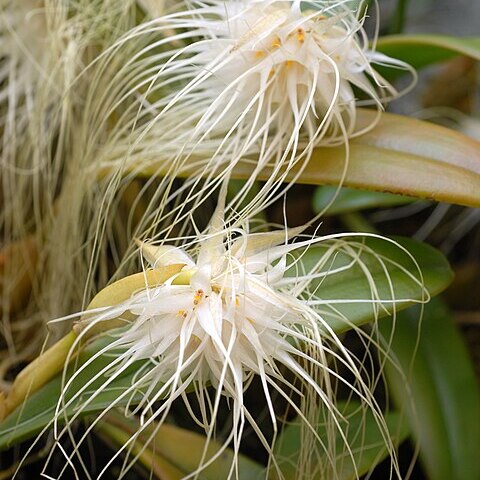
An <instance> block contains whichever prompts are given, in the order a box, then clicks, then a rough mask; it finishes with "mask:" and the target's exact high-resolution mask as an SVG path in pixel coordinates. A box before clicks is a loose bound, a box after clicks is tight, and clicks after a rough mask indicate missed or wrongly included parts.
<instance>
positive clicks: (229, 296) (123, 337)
mask: <svg viewBox="0 0 480 480" xmlns="http://www.w3.org/2000/svg"><path fill="white" fill-rule="evenodd" d="M301 230H302V229H293V230H287V231H283V230H281V231H273V232H269V233H265V232H264V233H250V231H249V227H248V224H245V225H244V226H243V227H242V228H240V227H235V228H232V227H227V226H226V225H225V222H224V194H223V198H222V197H221V199H220V203H219V206H218V207H217V210H216V211H215V213H214V215H213V217H212V220H211V222H210V225H209V227H208V228H207V230H206V232H205V233H204V234H202V235H200V237H199V238H197V239H196V240H195V241H194V242H193V243H192V242H190V247H189V248H179V247H175V246H169V245H161V246H155V245H152V244H148V243H143V242H139V245H140V247H141V250H142V253H143V256H144V258H145V259H146V260H147V261H148V262H149V263H150V265H151V267H152V268H153V269H165V268H170V269H171V268H173V269H174V270H173V273H172V275H171V276H170V278H169V279H168V280H166V281H165V282H163V283H161V284H160V285H155V286H149V287H145V288H143V289H140V290H139V291H136V292H135V293H134V294H133V295H132V296H131V297H130V298H129V299H128V300H126V301H124V302H121V303H120V304H117V305H112V306H111V307H106V308H102V309H99V310H97V311H95V310H94V311H93V313H92V312H89V311H87V312H84V313H83V315H84V317H83V319H82V320H81V321H80V322H79V323H78V324H77V325H76V327H75V328H76V331H77V332H78V339H77V342H76V345H74V347H73V348H72V351H73V350H74V349H75V348H76V347H77V346H78V345H79V344H80V342H82V341H83V338H88V336H89V332H92V331H97V332H98V331H101V330H102V325H105V327H104V329H105V330H106V329H110V328H111V327H112V324H111V322H112V321H114V322H117V323H115V325H116V326H118V322H120V325H121V326H122V328H120V329H116V330H112V331H111V332H110V335H111V341H110V342H108V344H107V345H106V346H105V347H104V348H102V350H101V352H100V353H99V354H101V355H111V356H112V361H111V362H110V363H109V365H108V366H107V367H106V368H105V369H104V370H103V371H102V372H100V373H99V374H98V375H97V374H96V375H95V377H94V378H92V379H91V380H90V381H88V382H87V383H86V384H85V385H84V387H83V388H82V389H81V390H80V391H78V392H76V393H75V394H73V395H69V394H68V391H69V386H70V385H71V383H72V382H74V381H75V378H76V376H77V375H79V374H82V372H87V371H88V366H89V362H87V363H85V364H84V365H82V366H81V367H79V369H78V371H77V372H75V373H74V374H73V377H70V378H67V377H64V384H63V390H62V394H61V397H60V398H59V401H58V404H57V409H56V413H55V420H54V438H55V446H56V447H58V448H59V449H60V450H61V451H62V452H63V454H64V455H65V456H66V459H67V462H66V467H65V468H67V467H68V466H70V465H71V466H73V460H72V457H73V456H74V455H75V454H76V452H77V448H78V446H79V445H80V444H81V443H83V441H84V440H85V438H87V436H88V433H89V432H90V431H91V429H92V428H94V426H95V424H96V423H97V422H98V421H99V420H101V418H102V417H103V416H104V415H105V413H106V412H107V411H108V410H109V409H110V408H114V407H115V406H116V404H117V402H120V401H121V400H122V399H125V398H129V397H132V398H133V396H135V395H136V394H138V392H142V393H141V399H140V400H139V401H138V402H137V403H136V406H135V407H131V409H129V413H128V414H132V413H135V414H138V415H139V416H140V419H141V425H142V427H141V428H140V429H139V431H138V432H137V433H136V434H135V435H134V436H133V437H132V438H131V439H130V441H128V442H127V443H126V444H125V446H124V447H123V448H122V449H120V450H119V451H118V453H117V454H116V455H115V457H114V458H116V457H117V456H118V455H119V454H120V453H122V452H125V453H127V454H128V453H131V448H132V447H133V444H134V442H135V438H136V437H137V436H138V435H140V434H142V432H143V430H144V429H145V428H147V427H148V426H151V425H152V423H153V422H158V424H159V425H161V424H162V423H163V422H164V421H165V419H166V416H167V414H168V413H169V411H170V409H171V406H172V404H173V403H174V402H175V401H177V400H178V399H183V401H184V402H185V404H186V406H187V408H188V411H189V412H190V414H191V415H192V418H194V420H195V421H196V422H197V423H198V424H199V425H200V426H202V427H203V428H204V429H205V432H206V434H207V437H208V438H209V439H210V438H212V437H213V436H214V435H215V434H216V429H217V426H218V425H217V422H218V420H217V416H218V410H219V405H220V401H221V399H222V398H226V399H227V400H228V402H229V404H230V407H231V411H232V426H231V429H230V433H229V434H228V435H227V436H226V438H224V444H223V447H222V450H220V451H219V452H218V455H220V454H221V452H222V451H223V449H224V448H226V447H227V446H228V445H230V444H233V448H234V451H235V452H236V453H238V452H239V449H240V444H241V439H242V433H243V431H244V428H245V425H246V424H249V425H250V426H251V428H253V430H254V431H255V432H256V434H257V435H258V436H259V438H260V439H261V441H262V443H263V445H264V447H265V448H266V450H267V451H268V452H269V453H270V455H271V468H276V461H275V458H274V456H273V453H272V452H273V444H274V441H275V436H276V433H275V435H274V438H273V439H267V438H266V436H265V434H264V433H263V432H262V430H261V428H260V427H259V426H258V425H257V422H256V419H255V418H254V417H253V416H252V415H251V414H250V412H249V410H248V408H247V406H246V404H245V402H244V394H245V391H246V390H247V389H248V386H249V385H250V383H251V381H252V379H253V377H254V376H258V377H259V378H260V381H261V385H262V387H263V394H264V396H265V402H266V405H267V409H268V413H269V417H270V420H271V423H272V425H273V430H274V432H277V431H278V428H279V424H278V417H279V415H280V413H281V412H277V411H276V410H275V406H274V400H273V396H274V394H275V395H280V396H281V397H283V398H284V399H285V400H286V402H287V403H288V404H289V406H290V408H292V410H293V411H294V412H296V413H297V414H298V416H299V418H300V419H301V420H302V421H303V422H304V424H305V426H306V427H305V428H306V436H307V437H308V436H309V435H310V437H313V439H314V440H315V441H316V442H317V449H318V448H319V449H320V450H321V451H322V455H323V458H324V459H325V458H327V459H328V460H329V462H327V463H328V465H323V468H324V473H325V472H329V471H330V472H331V469H332V468H334V466H333V465H334V460H332V458H333V457H332V453H331V451H330V449H331V448H333V447H332V445H326V444H325V443H324V442H323V441H322V439H320V438H317V437H316V436H315V435H316V433H315V427H314V425H315V424H316V422H317V421H318V418H319V416H318V415H319V413H318V412H319V410H321V411H322V412H323V415H324V418H325V419H327V421H329V422H331V424H332V428H333V429H334V430H335V429H337V430H338V431H339V432H340V435H341V438H343V439H344V440H345V442H346V437H345V435H344V432H343V430H342V427H341V426H340V419H341V414H340V413H339V411H338V410H337V409H336V407H335V398H334V395H335V393H334V392H335V388H334V387H333V384H334V383H335V382H340V383H342V384H344V385H345V386H346V387H347V388H349V389H350V390H351V392H352V395H355V396H358V398H360V399H361V401H362V403H363V404H364V405H365V406H366V407H365V408H369V409H371V411H372V412H373V413H374V415H375V418H376V420H377V422H378V425H379V427H380V428H381V430H382V432H384V438H385V443H386V448H387V449H388V451H389V452H390V454H391V456H392V458H393V463H394V465H395V468H397V467H396V459H395V452H394V447H393V445H392V443H391V440H389V435H388V430H387V429H386V425H385V424H384V419H383V416H382V412H381V410H380V407H379V406H378V404H377V403H376V400H375V399H374V397H373V393H372V387H371V385H369V382H368V380H365V378H364V373H365V372H362V370H363V369H362V365H361V361H359V360H358V359H357V358H356V357H355V355H354V354H352V353H351V352H349V351H348V349H347V348H346V347H345V346H344V345H343V342H342V339H341V337H340V336H339V335H337V333H335V331H334V330H333V328H332V327H331V326H330V324H329V322H328V321H327V320H326V318H325V316H324V313H322V312H325V307H326V306H327V305H328V303H329V302H328V301H322V300H321V294H319V293H318V292H317V289H319V290H321V281H322V279H324V278H325V277H326V276H328V275H330V274H334V273H335V271H336V270H337V269H336V268H334V269H331V268H330V269H329V268H328V267H326V266H328V265H329V263H331V262H332V260H333V259H334V258H335V256H336V254H338V253H339V251H341V250H342V248H343V247H345V245H344V244H343V242H342V241H341V238H340V239H337V241H339V242H340V243H335V242H333V243H329V242H332V241H333V240H334V239H335V238H336V237H335V236H331V237H323V238H308V237H307V238H306V239H299V241H298V242H296V243H289V242H288V239H289V238H290V237H292V236H295V235H298V234H300V233H301ZM319 242H325V243H326V245H329V246H328V248H327V249H326V251H325V252H324V254H323V255H322V256H321V258H320V259H319V260H318V261H317V262H316V263H315V264H314V265H312V266H310V267H309V268H305V267H302V264H301V262H300V260H301V254H300V255H298V253H297V254H295V252H302V251H303V252H304V251H305V249H307V248H309V247H311V246H314V245H315V244H317V243H319ZM342 245H343V247H342ZM187 247H188V245H187ZM349 248H350V247H347V248H346V250H345V251H346V252H348V251H349ZM350 253H351V255H352V264H355V263H356V262H358V261H360V260H359V258H358V256H357V253H353V252H350ZM350 266H351V264H346V265H344V266H342V267H338V268H340V269H345V268H349V267H350ZM408 274H409V275H410V276H411V277H412V278H415V276H414V275H413V274H411V273H408ZM366 276H367V277H368V273H366ZM415 280H416V282H417V283H418V286H419V288H422V283H421V281H420V280H418V279H415ZM319 282H320V285H319ZM377 297H378V293H376V289H375V286H374V285H372V298H371V299H365V300H363V301H368V302H371V303H372V304H375V303H382V302H383V300H382V299H380V298H377ZM352 301H362V300H352ZM398 301H405V299H402V300H400V299H399V300H398ZM333 307H334V306H333ZM345 324H346V325H347V326H348V325H349V324H348V319H345ZM138 361H144V362H146V365H147V366H146V367H145V365H144V367H140V368H139V369H138V371H137V374H136V375H135V378H134V381H133V383H132V385H131V387H130V388H128V389H127V390H126V391H125V392H123V393H121V394H119V396H118V398H117V400H116V401H113V402H112V404H111V405H109V406H108V407H107V408H106V410H105V411H104V412H103V413H100V414H99V415H98V416H97V417H96V419H95V420H93V423H92V424H91V425H90V426H89V428H88V429H87V431H86V433H85V434H84V435H83V436H82V438H80V439H78V440H77V439H75V440H74V445H75V448H74V452H73V453H70V454H69V453H67V452H66V450H65V448H64V447H63V446H62V438H63V437H64V436H65V435H66V434H67V433H68V434H69V436H70V437H71V438H72V439H74V438H75V437H74V434H73V432H72V431H71V423H72V422H73V421H74V420H75V419H76V418H77V417H78V415H79V414H80V413H81V412H82V411H83V410H84V409H88V405H89V403H90V402H92V401H93V400H94V399H95V397H96V396H97V395H98V394H99V393H101V392H102V391H103V389H106V388H108V386H109V385H110V384H111V382H113V381H115V379H116V378H118V377H119V376H121V375H122V373H123V372H125V371H126V370H127V369H129V368H131V367H132V366H134V365H137V363H136V362H138ZM336 363H339V364H341V365H342V368H345V369H346V370H347V371H348V372H350V374H351V375H352V376H353V378H354V381H349V380H346V379H345V378H344V376H342V375H339V374H338V373H337V372H336V371H335V369H334V366H333V365H334V364H336ZM286 371H288V372H289V373H288V374H286V373H285V372H286ZM102 376H103V377H102ZM99 378H104V382H103V384H102V385H100V386H99V387H95V388H96V391H95V392H94V393H93V394H92V395H90V396H88V397H84V396H83V392H84V391H87V389H88V388H89V386H90V385H91V384H92V382H95V381H98V379H99ZM209 388H210V389H209ZM211 389H213V394H211ZM192 392H194V393H195V396H196V399H197V401H198V403H199V405H200V416H199V417H198V416H197V414H196V413H194V409H193V408H192V407H191V404H190V403H191V400H190V399H189V398H191V397H189V396H188V395H187V394H188V393H192ZM292 392H293V393H294V394H295V395H299V396H300V398H301V399H302V401H301V402H300V403H301V406H299V405H298V402H296V401H294V400H293V399H292V398H291V397H290V395H292ZM160 401H162V402H161V403H160ZM71 405H75V414H74V415H73V416H68V415H67V414H66V410H67V408H69V406H71ZM307 410H308V412H309V413H307V412H306V411H307ZM312 418H314V420H313V419H312ZM63 421H65V422H66V426H65V427H62V426H61V423H60V422H63ZM318 445H320V447H318ZM54 451H56V448H54V449H52V453H51V455H53V452H54ZM346 451H347V455H350V456H351V455H352V453H351V452H350V451H349V447H348V444H347V445H346ZM77 453H78V452H77ZM218 455H215V456H214V457H212V458H204V459H203V461H202V464H201V465H199V466H198V471H196V472H195V473H194V474H192V476H196V475H197V474H200V472H201V470H202V468H204V467H205V466H206V465H208V464H210V463H211V462H213V461H214V460H215V459H216V458H217V457H218ZM133 457H135V458H133V459H130V460H129V459H128V455H127V457H126V459H125V462H124V467H123V469H122V475H123V474H124V473H125V472H126V471H128V469H129V468H130V467H131V466H132V465H133V464H134V463H135V459H136V455H133ZM352 458H353V457H352ZM112 461H113V459H112ZM81 464H82V465H83V463H81ZM110 464H111V462H109V463H108V465H107V466H106V467H105V468H104V469H103V470H102V472H101V473H100V474H99V476H98V477H97V478H101V477H102V475H103V473H104V472H105V471H106V470H107V469H108V468H109V466H110ZM47 465H48V462H47ZM84 468H85V472H86V474H87V475H88V468H86V467H84ZM236 468H237V466H236V464H235V463H234V464H232V466H231V477H232V478H233V477H235V476H236V473H235V472H236ZM299 468H300V467H299ZM316 468H319V467H318V465H316ZM329 469H330V470H329ZM48 478H50V477H48Z"/></svg>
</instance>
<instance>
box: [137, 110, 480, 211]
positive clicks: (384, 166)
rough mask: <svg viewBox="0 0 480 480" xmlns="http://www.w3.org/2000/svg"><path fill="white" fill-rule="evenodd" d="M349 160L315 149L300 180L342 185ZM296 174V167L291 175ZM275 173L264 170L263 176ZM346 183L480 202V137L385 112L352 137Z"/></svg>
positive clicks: (367, 119)
mask: <svg viewBox="0 0 480 480" xmlns="http://www.w3.org/2000/svg"><path fill="white" fill-rule="evenodd" d="M374 115H376V114H375V112H373V111H371V110H359V112H358V122H359V125H360V126H363V125H367V124H369V123H371V122H372V121H373V116H374ZM345 160H346V157H345V149H344V148H341V147H335V148H326V147H323V148H316V149H315V150H314V152H313V154H312V157H311V158H310V161H309V162H308V164H307V165H306V167H305V168H304V169H303V171H302V172H301V174H300V176H299V177H298V179H296V180H295V181H296V182H297V183H305V184H310V185H335V186H337V185H339V183H340V182H341V181H342V179H343V176H344V166H345ZM252 170H253V166H252V165H251V163H250V164H249V163H246V162H245V163H240V164H239V165H237V166H236V167H235V169H234V170H233V172H232V177H233V178H241V179H246V178H249V176H250V175H251V173H252ZM144 173H148V172H144ZM150 173H152V172H150ZM297 173H298V170H297V168H293V169H292V170H291V171H290V173H289V175H288V179H289V180H293V179H294V178H295V175H296V174H297ZM271 175H272V172H271V170H269V169H265V170H263V171H262V172H261V173H260V175H259V180H267V179H269V178H270V177H271ZM342 185H343V186H345V187H353V188H358V189H361V190H373V191H379V192H390V193H397V194H401V195H409V196H412V197H417V198H425V199H428V200H435V201H438V202H447V203H456V204H459V205H466V206H471V207H480V142H479V141H477V140H474V139H472V138H470V137H467V136H465V135H463V134H461V133H459V132H456V131H454V130H451V129H448V128H445V127H441V126H439V125H434V124H433V123H428V122H424V121H421V120H415V119H413V118H409V117H405V116H401V115H393V114H387V113H384V114H382V115H381V119H380V121H379V123H378V125H377V126H376V127H375V128H374V129H373V130H371V131H370V132H368V133H366V134H364V135H362V136H361V137H359V138H358V139H355V140H353V141H352V142H350V158H349V163H348V169H347V173H346V176H345V178H344V181H343V184H342Z"/></svg>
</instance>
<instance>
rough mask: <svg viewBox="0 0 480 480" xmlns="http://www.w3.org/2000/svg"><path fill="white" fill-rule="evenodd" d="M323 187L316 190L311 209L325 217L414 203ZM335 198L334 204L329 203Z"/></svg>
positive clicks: (390, 195) (385, 195)
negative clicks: (323, 212)
mask: <svg viewBox="0 0 480 480" xmlns="http://www.w3.org/2000/svg"><path fill="white" fill-rule="evenodd" d="M337 191H338V188H337V187H333V186H327V185H325V186H323V187H319V188H317V190H316V191H315V195H314V197H313V209H314V211H315V212H316V213H319V212H322V211H323V210H325V209H326V208H327V207H328V210H326V211H325V215H341V214H344V213H349V212H358V211H360V210H366V209H368V208H381V207H396V206H399V205H405V204H408V203H411V202H414V201H415V200H416V199H415V198H412V197H406V196H404V195H395V194H393V193H382V192H369V191H365V190H355V189H353V188H342V189H341V190H340V191H338V194H337ZM334 197H335V200H334V202H333V203H332V204H331V205H330V202H331V201H332V199H333V198H334Z"/></svg>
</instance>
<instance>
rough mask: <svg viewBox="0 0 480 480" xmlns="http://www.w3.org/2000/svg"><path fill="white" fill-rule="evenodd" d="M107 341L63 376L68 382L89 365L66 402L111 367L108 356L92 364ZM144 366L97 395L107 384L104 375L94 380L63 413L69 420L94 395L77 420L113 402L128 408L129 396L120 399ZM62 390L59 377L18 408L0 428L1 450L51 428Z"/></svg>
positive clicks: (91, 347)
mask: <svg viewBox="0 0 480 480" xmlns="http://www.w3.org/2000/svg"><path fill="white" fill-rule="evenodd" d="M108 341H109V340H108V339H105V338H104V339H101V340H98V341H96V342H94V343H92V344H91V345H89V346H87V347H86V348H85V349H84V350H83V351H82V352H81V353H80V354H79V358H78V361H77V363H76V364H75V365H72V366H70V367H69V369H68V372H67V375H66V378H67V379H68V378H71V376H72V375H73V373H74V372H75V370H78V368H79V366H81V365H84V364H85V363H86V362H90V361H91V364H90V366H89V367H88V369H85V370H83V371H82V372H79V373H77V375H76V378H75V380H74V382H73V383H72V385H71V387H70V388H69V389H68V392H67V395H66V401H68V400H69V399H72V398H73V396H74V395H75V394H76V393H77V392H79V391H80V390H81V389H83V388H84V386H86V385H87V383H88V382H89V380H90V379H91V378H92V377H94V376H95V375H96V374H98V373H99V372H101V371H102V369H104V368H106V367H108V365H110V363H111V362H112V357H111V356H107V355H101V356H99V357H98V358H97V359H95V360H93V361H92V358H93V357H94V355H95V354H96V353H97V352H99V351H100V350H101V349H102V348H103V347H104V346H105V345H106V343H107V342H108ZM143 365H144V362H137V363H136V364H135V365H132V367H131V368H129V369H128V370H127V371H126V372H125V373H124V374H123V375H122V376H120V377H119V378H118V379H117V380H116V381H115V382H112V384H111V385H110V386H109V387H107V388H102V390H101V392H100V393H99V392H97V389H98V387H99V386H101V385H103V384H104V383H105V381H106V380H107V377H106V376H105V375H101V376H100V377H99V378H98V379H97V380H95V381H94V382H92V383H91V384H90V385H88V387H86V388H85V389H83V391H82V394H81V396H79V398H77V399H76V400H74V401H73V402H72V404H71V405H70V406H69V407H68V408H67V409H66V412H65V413H66V415H67V416H68V417H69V418H71V417H72V416H73V415H74V414H76V413H78V407H79V405H81V404H82V403H83V402H84V401H85V400H86V399H91V398H92V396H93V395H96V396H95V397H94V398H93V400H92V401H91V402H90V403H89V404H88V405H86V406H85V407H84V408H83V410H82V412H81V413H80V415H79V418H82V417H84V416H85V415H88V414H90V413H94V412H98V411H102V410H104V409H105V408H106V407H108V406H109V405H111V404H112V402H116V405H118V406H125V405H127V403H129V402H130V401H131V400H132V397H131V395H125V396H124V397H123V398H121V396H122V394H123V393H125V392H126V391H127V390H128V388H129V387H130V386H131V384H132V381H133V377H134V375H135V373H136V372H137V370H138V369H139V368H141V367H142V366H143ZM61 390H62V378H61V375H57V376H56V377H55V378H54V379H53V380H51V381H50V382H49V383H47V384H46V385H44V386H43V387H42V388H41V389H40V390H38V391H37V392H35V393H33V394H32V395H30V396H29V397H28V398H27V400H26V401H25V402H24V403H23V404H22V405H21V406H20V407H18V408H17V409H16V410H15V411H14V412H13V413H12V414H11V415H9V416H8V417H7V418H6V419H5V420H4V421H3V422H2V423H1V424H0V450H4V449H6V448H9V447H11V446H12V445H14V444H16V443H18V442H20V441H22V440H24V439H27V438H30V437H32V436H34V435H35V434H37V433H39V432H40V431H42V429H44V428H45V427H47V426H49V425H51V422H52V419H53V418H54V413H55V407H56V405H57V402H58V400H59V398H60V392H61ZM135 398H136V399H138V398H140V395H139V394H137V395H136V396H134V397H133V400H135ZM133 403H135V402H133ZM59 423H60V424H61V423H62V419H60V421H59Z"/></svg>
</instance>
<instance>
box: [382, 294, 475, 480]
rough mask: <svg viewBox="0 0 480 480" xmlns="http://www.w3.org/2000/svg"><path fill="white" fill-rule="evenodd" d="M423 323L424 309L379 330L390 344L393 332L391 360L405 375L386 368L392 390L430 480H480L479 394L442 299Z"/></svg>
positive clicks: (403, 315) (427, 312) (429, 307)
mask: <svg viewBox="0 0 480 480" xmlns="http://www.w3.org/2000/svg"><path fill="white" fill-rule="evenodd" d="M420 317H421V311H420V309H419V308H412V309H409V310H407V311H405V312H402V313H401V314H400V315H399V316H398V318H397V320H396V322H395V326H393V322H392V321H385V322H382V323H381V325H380V331H381V332H382V334H383V336H384V337H385V338H386V339H389V338H390V335H391V334H392V331H393V342H392V346H391V349H390V354H391V355H392V356H393V358H394V359H395V360H396V362H395V363H396V364H398V365H399V366H400V367H401V370H402V374H400V373H399V372H398V370H397V369H396V368H394V367H393V366H392V365H391V364H390V365H388V364H387V368H386V370H385V371H386V378H387V382H388V386H389V389H390V391H391V393H392V394H393V397H394V400H395V401H396V403H397V404H398V405H399V406H401V407H402V408H404V409H405V413H406V417H407V418H408V420H409V423H410V426H411V429H412V431H413V433H414V435H415V438H416V440H417V441H418V442H419V444H420V458H421V460H422V463H423V465H424V466H425V469H426V471H427V474H428V478H431V479H432V480H451V479H455V480H471V479H474V478H479V477H480V455H479V454H478V446H479V445H480V392H479V388H478V384H477V382H476V378H475V373H474V370H473V366H472V363H471V360H470V359H469V355H468V352H467V350H466V348H465V345H464V343H463V339H462V337H461V335H460V334H459V332H458V331H457V329H456V327H455V324H454V322H453V319H452V317H451V314H450V312H449V311H448V310H447V308H446V307H445V306H444V304H443V303H442V302H441V301H440V300H439V299H436V300H435V301H432V302H431V303H430V304H429V305H427V307H426V308H425V311H424V313H423V317H422V319H421V320H420ZM419 322H420V323H419ZM419 332H421V333H420V338H419V337H418V334H419ZM417 341H418V348H417V350H416V352H415V348H416V346H417Z"/></svg>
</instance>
